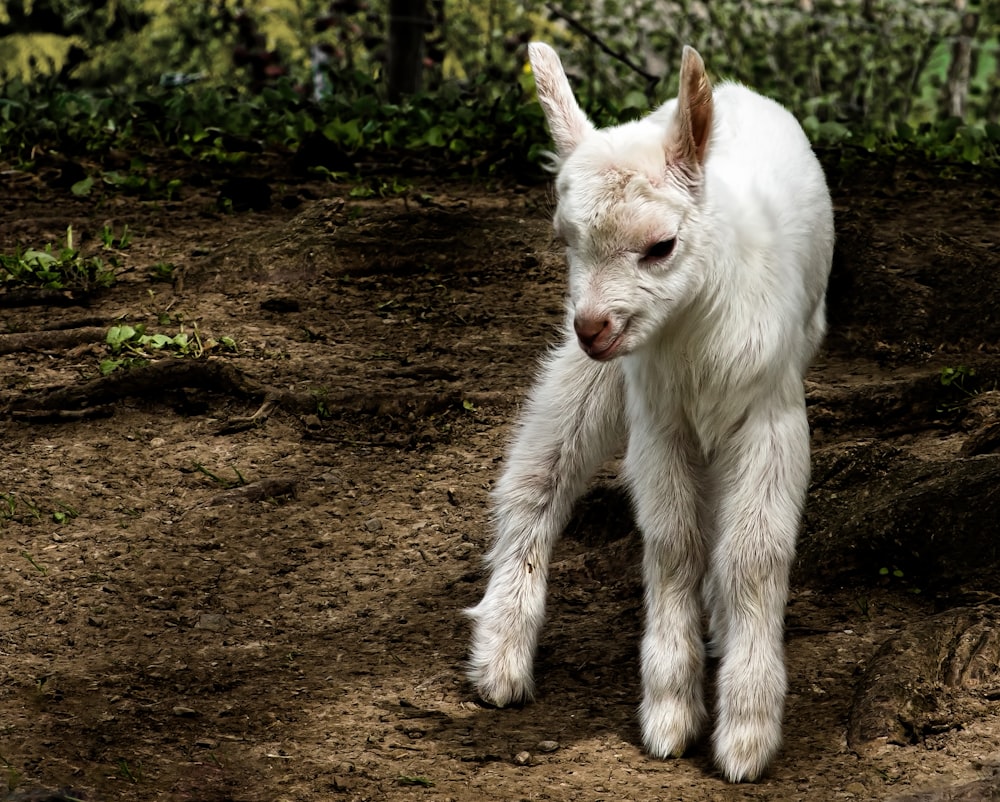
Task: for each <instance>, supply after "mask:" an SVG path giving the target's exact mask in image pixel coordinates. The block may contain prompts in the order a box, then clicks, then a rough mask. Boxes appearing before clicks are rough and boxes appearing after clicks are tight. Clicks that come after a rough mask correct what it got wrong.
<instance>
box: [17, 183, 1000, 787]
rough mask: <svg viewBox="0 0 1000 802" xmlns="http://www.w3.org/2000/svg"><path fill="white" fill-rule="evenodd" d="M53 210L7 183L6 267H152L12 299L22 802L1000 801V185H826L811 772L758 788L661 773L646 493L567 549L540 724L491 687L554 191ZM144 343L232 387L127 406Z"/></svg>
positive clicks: (211, 382) (182, 380) (783, 764)
mask: <svg viewBox="0 0 1000 802" xmlns="http://www.w3.org/2000/svg"><path fill="white" fill-rule="evenodd" d="M44 178H45V176H44V175H43V176H42V177H41V178H39V177H37V176H35V175H28V174H23V173H18V172H15V171H8V172H6V173H5V174H4V179H3V180H4V183H5V185H6V186H7V187H8V189H9V191H8V192H6V193H4V197H3V198H2V199H0V252H2V253H12V252H13V251H14V249H15V247H17V246H21V247H27V246H39V245H41V244H44V243H47V242H52V243H59V242H61V241H63V239H64V237H65V231H66V227H67V226H68V225H72V226H73V230H74V232H75V233H76V235H77V237H78V239H80V238H82V241H83V249H84V252H85V253H96V254H99V255H103V256H104V258H105V259H108V258H109V257H110V256H111V255H113V253H114V252H113V251H105V250H102V249H101V244H100V241H99V239H98V236H97V235H98V234H99V233H100V231H101V229H102V227H103V226H104V225H110V226H111V227H112V228H113V230H114V231H116V232H118V233H120V232H121V230H122V226H123V225H125V224H128V227H129V230H130V231H131V232H132V236H133V241H132V244H131V246H130V247H129V248H128V249H127V250H124V251H121V252H120V254H118V259H119V266H118V267H117V268H116V272H117V283H116V284H115V286H113V287H112V288H111V289H109V290H107V291H104V292H101V293H97V294H92V295H84V296H80V295H79V294H77V295H75V296H73V297H67V295H66V294H62V295H61V296H59V297H55V298H53V297H49V298H48V299H47V300H45V301H44V302H43V301H42V300H41V299H34V300H35V302H33V299H32V298H25V297H23V293H22V294H21V295H20V296H18V294H17V293H15V292H13V291H11V290H9V291H7V293H6V294H5V295H0V301H2V303H3V305H4V306H5V307H7V308H6V311H5V313H4V326H3V327H2V336H0V351H2V352H3V355H2V356H0V365H2V373H0V376H2V379H0V381H2V384H0V393H2V396H0V407H2V409H3V410H4V415H3V419H2V421H0V427H2V437H3V443H4V449H3V459H2V464H0V493H2V494H4V495H3V497H2V498H0V768H2V769H3V770H2V773H0V776H2V777H3V778H4V780H5V781H6V783H5V784H0V798H3V794H4V793H5V791H4V790H2V789H4V788H7V789H9V790H10V791H11V792H12V798H16V799H43V798H50V797H47V796H45V795H44V794H37V795H32V793H30V792H31V791H32V789H48V790H49V791H55V789H63V793H64V794H65V795H68V796H77V797H83V798H85V799H88V800H111V799H120V800H143V801H144V802H148V800H200V801H203V802H208V801H209V800H254V801H255V802H256V801H257V800H260V801H261V802H263V801H264V800H307V799H308V800H315V799H330V800H339V799H343V800H383V799H386V800H407V799H427V800H446V799H452V800H459V801H461V802H466V801H471V800H494V799H496V800H528V799H532V800H533V799H549V800H629V799H636V800H694V801H695V802H700V801H702V800H736V799H759V800H800V799H801V800H805V799H808V800H819V801H820V802H823V801H824V800H837V799H858V800H883V799H885V800H910V799H942V800H943V799H966V800H973V799H995V798H1000V790H998V789H1000V778H998V776H997V774H996V772H997V771H998V767H1000V719H998V718H997V713H998V708H1000V701H998V700H1000V669H998V654H1000V645H998V642H997V641H998V636H997V634H996V628H995V627H994V626H993V623H994V622H995V620H996V619H997V609H998V608H997V596H995V595H994V591H995V590H996V588H997V578H998V576H1000V571H998V570H997V568H998V563H1000V560H998V556H997V546H996V543H997V521H998V520H1000V517H998V516H1000V498H998V496H1000V493H998V492H997V482H998V480H1000V456H998V455H997V454H996V453H995V452H996V451H997V450H998V447H1000V433H998V430H1000V424H998V412H1000V400H998V396H1000V394H998V393H997V392H995V386H996V385H995V382H996V377H997V376H998V375H1000V349H998V343H1000V311H998V310H1000V305H998V303H1000V214H998V211H997V210H998V198H1000V192H998V191H997V186H998V182H997V176H996V175H995V174H994V175H979V174H977V173H975V172H974V171H968V170H964V171H963V170H958V171H952V173H951V175H950V176H949V177H942V176H941V175H939V174H938V172H937V171H934V172H931V171H928V170H912V169H907V168H904V167H901V166H895V165H858V166H855V167H854V168H853V169H843V170H839V171H838V172H837V173H836V175H835V176H834V178H833V180H832V185H833V191H834V195H835V200H836V204H837V213H838V237H839V244H838V256H837V263H836V265H835V272H834V277H833V280H832V282H831V291H830V318H831V333H830V337H829V339H828V343H827V347H826V348H825V349H824V351H823V352H822V353H821V354H820V355H819V357H818V358H817V360H816V366H815V369H814V370H813V372H812V373H811V375H810V377H809V380H808V383H807V392H808V398H809V402H810V413H811V418H812V423H813V430H814V481H813V488H812V491H811V494H810V501H809V507H808V512H807V516H806V522H805V526H804V532H803V536H802V541H801V549H800V558H799V562H798V565H797V567H796V574H795V582H794V589H793V594H792V599H791V602H790V605H789V610H788V638H787V640H788V663H789V667H790V671H789V676H790V682H791V689H790V694H789V699H788V706H787V711H786V729H785V745H784V748H783V750H782V752H781V753H780V755H779V757H778V759H777V760H776V761H775V763H774V765H773V767H772V769H771V771H770V773H769V774H768V776H767V777H766V778H765V779H764V780H762V781H761V782H760V783H757V784H753V785H744V786H732V785H727V784H726V783H725V782H724V781H723V780H722V779H721V778H720V777H719V776H718V775H717V774H716V772H715V771H714V769H713V767H712V764H711V759H710V755H709V751H708V749H707V747H706V745H705V744H702V745H700V746H699V747H698V748H696V749H695V750H693V752H692V754H691V755H689V756H686V757H685V758H683V759H679V760H673V761H669V762H662V761H658V760H651V759H649V758H648V757H646V756H645V755H644V754H643V753H642V751H641V750H640V749H639V746H638V742H639V739H638V731H637V725H636V719H635V708H636V702H637V699H638V696H639V689H638V671H637V645H638V640H639V634H640V627H641V589H640V583H639V574H638V570H637V562H638V555H639V543H638V539H637V537H636V534H635V532H634V531H633V528H632V524H631V520H630V517H629V514H628V508H627V504H626V503H625V501H624V500H623V496H622V494H621V492H620V490H619V489H618V487H617V485H616V481H615V466H614V465H609V466H608V468H607V470H606V471H604V472H603V473H602V475H601V476H600V477H599V478H598V479H597V480H596V481H595V485H594V489H593V491H592V492H591V493H590V494H589V495H588V496H587V498H586V499H584V501H583V502H582V503H581V505H580V510H579V513H578V515H577V516H576V518H575V519H574V522H573V523H572V525H571V526H570V528H569V531H568V532H567V536H566V538H565V539H564V540H563V541H562V542H561V543H560V544H559V546H558V550H557V553H556V556H555V560H554V564H553V570H552V581H551V590H550V614H549V622H548V624H547V626H546V628H545V630H544V633H543V637H542V642H541V646H540V651H539V655H538V659H537V664H536V668H537V678H538V687H539V695H538V699H537V700H536V701H535V702H534V703H532V704H529V705H526V706H524V707H523V708H520V709H512V710H495V709H489V708H487V707H484V706H481V705H479V704H477V702H476V699H475V698H474V695H473V693H472V692H471V689H470V688H469V686H468V685H467V684H466V682H465V681H464V679H463V676H462V663H463V659H464V656H465V649H466V641H467V637H468V626H467V624H466V622H465V621H464V620H463V618H462V615H461V610H462V608H464V607H466V606H469V605H471V604H473V603H475V602H476V601H477V599H478V596H479V594H480V593H481V592H482V590H483V586H484V583H483V575H482V571H481V565H480V558H481V556H482V555H483V553H484V550H485V547H486V544H487V543H488V540H489V537H490V532H489V525H488V520H487V493H488V490H489V488H490V485H491V483H492V482H493V480H494V479H495V477H496V475H497V472H498V470H499V463H500V461H501V459H502V456H503V452H504V445H505V443H506V441H507V439H508V437H509V435H510V431H511V424H512V422H513V420H514V419H515V416H516V414H517V409H518V404H519V402H520V399H521V398H522V397H523V395H524V392H525V390H526V388H527V387H528V386H529V384H530V382H531V379H532V372H533V369H534V365H535V362H536V359H537V357H538V355H539V354H540V353H541V352H542V351H543V349H544V348H545V347H546V346H547V345H549V344H552V343H553V342H555V341H556V340H557V338H558V337H559V332H558V329H559V324H560V318H561V303H562V292H563V278H562V265H561V260H560V255H559V253H558V250H557V249H556V248H555V247H554V245H553V243H552V241H551V237H550V228H549V222H548V214H549V212H550V210H551V205H552V204H551V198H550V195H549V193H548V190H547V189H546V188H545V187H521V186H503V185H486V184H469V183H446V182H432V181H430V180H418V181H417V182H416V183H415V186H414V187H413V188H411V189H410V190H409V191H408V192H407V193H406V194H405V196H403V197H393V198H390V199H385V200H380V199H368V200H356V199H353V198H351V197H350V196H349V192H350V189H351V188H350V187H349V186H336V185H333V184H317V183H295V182H282V181H280V180H275V181H273V182H272V189H273V190H274V198H275V204H274V207H273V208H271V209H270V210H268V211H262V212H241V213H229V214H224V213H221V212H220V211H218V208H217V205H216V198H215V196H214V194H212V191H211V190H208V189H206V190H201V191H195V190H189V191H188V192H187V194H186V195H184V196H183V197H182V198H181V199H180V200H178V201H172V202H163V201H158V202H153V201H148V202H147V201H138V200H136V199H134V198H127V197H122V196H116V195H109V196H105V197H100V198H88V199H77V198H74V197H73V196H72V195H70V194H69V193H68V192H67V191H65V190H59V189H55V188H53V187H51V186H49V185H47V184H46V183H45V182H44V180H43V179H44ZM158 263H169V264H172V265H174V266H175V270H174V271H173V274H172V276H171V280H170V281H162V280H157V277H156V276H155V275H153V274H154V265H156V264H158ZM161 272H162V271H161ZM162 277H163V276H161V278H162ZM120 322H126V323H128V324H130V325H133V326H134V325H136V324H140V323H141V324H144V325H145V326H146V329H147V332H149V333H153V332H162V333H165V334H169V335H171V336H173V335H174V334H177V333H178V331H179V330H181V328H183V330H184V331H186V332H188V333H193V332H194V331H195V330H197V331H198V333H199V336H200V338H201V343H202V345H203V346H205V345H211V343H210V342H209V341H210V340H211V339H214V340H216V341H218V340H220V338H222V337H231V338H232V339H233V340H234V341H235V342H236V344H237V350H236V351H235V352H229V351H226V350H225V349H224V348H223V347H222V346H221V345H216V346H214V347H209V348H208V349H207V350H206V352H205V353H204V354H203V355H202V356H200V357H198V358H195V357H187V358H184V359H180V358H177V359H170V358H169V357H168V358H159V359H157V360H154V363H153V365H152V366H151V367H145V368H143V367H141V366H138V365H137V366H134V367H132V368H131V370H128V369H126V368H125V367H122V368H119V370H118V371H115V372H114V373H112V374H111V375H110V376H109V377H108V378H107V379H106V380H102V379H101V378H100V375H99V364H100V362H101V360H102V359H106V358H108V357H109V354H108V352H107V349H106V348H105V346H104V345H103V337H104V333H105V331H106V330H107V329H108V327H110V326H112V325H115V324H117V323H120ZM55 330H58V331H55ZM53 332H55V333H53ZM959 366H964V367H966V368H970V369H971V368H974V369H975V370H976V374H975V375H974V376H967V377H965V378H962V379H961V380H960V381H959V382H956V383H954V384H952V385H951V386H944V385H942V384H941V382H940V380H939V376H940V371H941V369H942V368H949V367H950V368H958V367H959ZM143 371H146V373H144V372H143ZM150 371H152V372H150ZM144 376H145V377H146V378H143V377H144ZM59 388H63V389H64V390H65V392H62V394H58V393H56V394H52V393H49V392H48V391H50V390H54V389H56V390H58V389H59ZM258 412H259V413H260V414H258V415H257V417H256V418H252V419H251V416H253V415H254V413H258ZM51 798H57V797H51Z"/></svg>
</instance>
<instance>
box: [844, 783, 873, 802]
mask: <svg viewBox="0 0 1000 802" xmlns="http://www.w3.org/2000/svg"><path fill="white" fill-rule="evenodd" d="M844 790H845V791H847V793H849V794H854V796H860V797H863V798H865V799H868V789H867V788H865V786H864V784H863V783H848V784H847V785H845V786H844Z"/></svg>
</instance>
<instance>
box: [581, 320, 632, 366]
mask: <svg viewBox="0 0 1000 802" xmlns="http://www.w3.org/2000/svg"><path fill="white" fill-rule="evenodd" d="M628 327H629V324H628V323H626V324H625V325H624V326H622V328H621V330H620V331H619V332H618V333H617V334H613V335H612V336H611V337H608V338H607V339H599V340H595V341H594V342H593V343H591V344H590V345H585V344H584V343H582V342H581V343H580V347H581V348H583V350H584V352H585V353H586V354H587V356H589V357H590V358H591V359H594V360H596V361H598V362H607V361H608V360H609V359H612V358H613V357H615V356H617V355H618V354H619V353H620V352H621V351H622V349H623V348H624V346H625V334H626V333H627V332H628Z"/></svg>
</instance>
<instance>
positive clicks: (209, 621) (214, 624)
mask: <svg viewBox="0 0 1000 802" xmlns="http://www.w3.org/2000/svg"><path fill="white" fill-rule="evenodd" d="M229 626H230V624H229V619H228V618H226V617H225V616H224V615H222V614H221V613H202V614H201V616H200V617H199V618H198V623H197V624H195V625H194V628H195V629H207V630H208V631H209V632H225V631H226V630H227V629H229Z"/></svg>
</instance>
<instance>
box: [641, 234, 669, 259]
mask: <svg viewBox="0 0 1000 802" xmlns="http://www.w3.org/2000/svg"><path fill="white" fill-rule="evenodd" d="M676 242H677V239H676V238H674V239H665V240H661V241H660V242H657V243H656V244H654V245H650V246H649V248H647V249H646V253H644V254H643V256H642V261H644V262H658V261H660V259H666V258H667V257H668V256H670V254H671V253H672V252H673V250H674V244H675V243H676Z"/></svg>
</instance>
